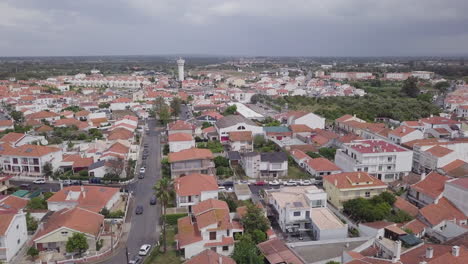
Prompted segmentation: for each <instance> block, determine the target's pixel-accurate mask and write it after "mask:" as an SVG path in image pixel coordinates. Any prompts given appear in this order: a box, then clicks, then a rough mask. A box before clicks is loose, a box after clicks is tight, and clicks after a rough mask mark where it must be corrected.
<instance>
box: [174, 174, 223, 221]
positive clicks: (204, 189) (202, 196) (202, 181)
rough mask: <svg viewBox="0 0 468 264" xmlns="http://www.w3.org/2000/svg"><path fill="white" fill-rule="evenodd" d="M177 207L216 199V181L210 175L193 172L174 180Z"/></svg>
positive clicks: (190, 206)
mask: <svg viewBox="0 0 468 264" xmlns="http://www.w3.org/2000/svg"><path fill="white" fill-rule="evenodd" d="M174 190H175V193H176V204H177V207H187V208H188V210H189V212H192V206H194V205H196V204H197V203H199V202H202V201H205V200H208V199H218V183H217V181H216V178H215V177H214V176H211V175H206V174H199V173H193V174H189V175H186V176H183V177H178V178H176V179H175V180H174Z"/></svg>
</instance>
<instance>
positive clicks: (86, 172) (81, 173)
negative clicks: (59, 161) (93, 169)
mask: <svg viewBox="0 0 468 264" xmlns="http://www.w3.org/2000/svg"><path fill="white" fill-rule="evenodd" d="M78 175H80V177H88V175H89V174H88V170H80V172H78Z"/></svg>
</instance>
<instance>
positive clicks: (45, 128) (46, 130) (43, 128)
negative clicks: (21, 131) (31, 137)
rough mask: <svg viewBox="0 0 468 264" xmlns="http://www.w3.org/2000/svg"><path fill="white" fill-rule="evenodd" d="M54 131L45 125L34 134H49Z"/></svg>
mask: <svg viewBox="0 0 468 264" xmlns="http://www.w3.org/2000/svg"><path fill="white" fill-rule="evenodd" d="M53 130H54V129H53V128H52V127H50V126H47V125H43V126H40V127H38V128H37V129H36V132H50V131H53Z"/></svg>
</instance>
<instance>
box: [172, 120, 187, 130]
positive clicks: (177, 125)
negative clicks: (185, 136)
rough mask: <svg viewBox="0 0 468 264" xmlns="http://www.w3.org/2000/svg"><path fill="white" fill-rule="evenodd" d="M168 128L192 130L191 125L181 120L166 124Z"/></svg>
mask: <svg viewBox="0 0 468 264" xmlns="http://www.w3.org/2000/svg"><path fill="white" fill-rule="evenodd" d="M167 127H168V130H193V128H194V127H193V125H192V124H190V123H189V122H186V121H183V120H177V121H174V122H171V123H169V124H168V125H167Z"/></svg>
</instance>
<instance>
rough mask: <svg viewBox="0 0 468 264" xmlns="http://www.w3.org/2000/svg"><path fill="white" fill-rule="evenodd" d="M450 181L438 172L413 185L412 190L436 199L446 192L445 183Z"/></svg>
mask: <svg viewBox="0 0 468 264" xmlns="http://www.w3.org/2000/svg"><path fill="white" fill-rule="evenodd" d="M449 179H450V178H449V177H447V176H443V175H440V174H439V173H437V172H431V173H429V174H428V175H427V176H426V178H424V180H422V181H420V182H418V183H416V184H413V185H411V188H412V189H414V190H416V191H418V192H421V193H423V194H425V195H427V196H429V197H431V198H433V199H435V198H437V197H438V196H439V195H440V194H441V193H442V192H443V191H444V186H445V182H446V181H448V180H449Z"/></svg>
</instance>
